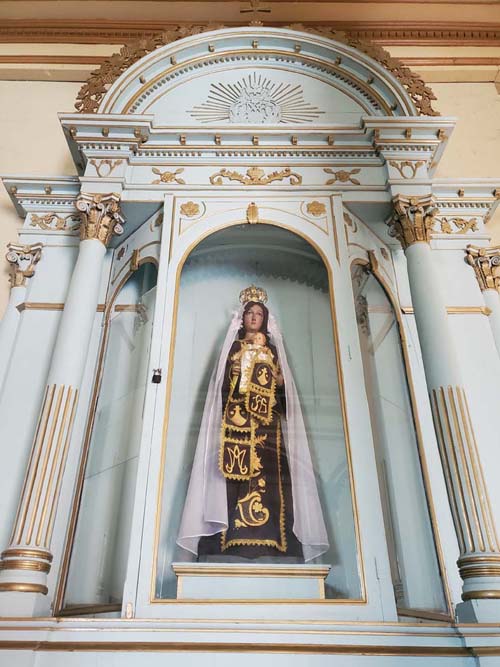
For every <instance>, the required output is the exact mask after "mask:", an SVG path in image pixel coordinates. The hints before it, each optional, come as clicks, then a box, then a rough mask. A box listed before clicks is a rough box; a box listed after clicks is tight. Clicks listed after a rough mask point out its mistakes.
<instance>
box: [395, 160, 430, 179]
mask: <svg viewBox="0 0 500 667" xmlns="http://www.w3.org/2000/svg"><path fill="white" fill-rule="evenodd" d="M389 164H390V165H391V167H394V169H396V171H398V172H399V174H400V176H401V178H404V179H408V178H415V175H416V173H417V171H418V170H419V169H420V167H422V166H423V165H424V164H425V160H418V161H417V162H414V161H413V160H401V161H398V160H389Z"/></svg>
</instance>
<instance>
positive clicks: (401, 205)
mask: <svg viewBox="0 0 500 667" xmlns="http://www.w3.org/2000/svg"><path fill="white" fill-rule="evenodd" d="M393 204H394V217H393V219H392V220H391V221H390V222H389V223H388V224H389V234H390V235H391V236H395V237H396V238H397V239H398V241H399V242H400V243H401V245H402V246H403V249H404V250H406V248H408V246H411V245H413V243H419V242H424V243H429V241H430V236H431V233H432V231H433V226H434V217H435V215H436V213H437V208H436V207H435V205H434V200H433V199H432V197H431V196H430V195H427V196H425V197H405V196H403V195H396V197H394V199H393Z"/></svg>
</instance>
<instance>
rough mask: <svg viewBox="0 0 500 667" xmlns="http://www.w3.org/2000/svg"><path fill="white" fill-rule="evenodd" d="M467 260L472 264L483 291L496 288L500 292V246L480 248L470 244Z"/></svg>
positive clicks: (467, 250)
mask: <svg viewBox="0 0 500 667" xmlns="http://www.w3.org/2000/svg"><path fill="white" fill-rule="evenodd" d="M465 252H466V255H465V261H466V262H467V263H468V264H470V265H471V266H472V268H473V269H474V272H475V274H476V278H477V282H478V283H479V287H480V288H481V291H484V290H487V289H495V290H497V291H498V292H500V246H494V247H492V248H478V247H477V246H474V245H468V246H467V249H466V251H465Z"/></svg>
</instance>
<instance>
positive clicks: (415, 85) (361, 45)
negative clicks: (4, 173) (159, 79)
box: [75, 23, 440, 116]
mask: <svg viewBox="0 0 500 667" xmlns="http://www.w3.org/2000/svg"><path fill="white" fill-rule="evenodd" d="M224 27H225V26H224V25H223V24H220V23H217V24H213V23H212V24H211V23H208V24H192V25H178V26H176V27H174V28H172V29H171V30H166V31H164V32H161V33H159V34H158V35H153V36H152V37H146V38H141V39H139V40H136V41H134V42H132V43H130V44H128V45H127V44H126V45H125V46H123V47H122V48H121V49H120V51H119V52H118V53H115V54H113V55H112V56H110V57H109V58H106V60H105V61H104V62H103V64H102V65H101V66H100V67H99V69H96V70H95V71H94V72H92V73H91V75H90V77H89V78H88V79H87V81H86V82H85V83H84V84H83V86H82V87H81V88H80V90H79V92H78V95H77V98H76V102H75V108H76V110H77V111H79V112H81V113H97V110H98V109H99V105H100V103H101V102H102V100H103V98H104V96H105V95H106V93H107V92H108V90H109V88H110V87H111V85H112V84H113V83H114V82H115V81H116V79H118V77H119V76H120V75H121V74H122V73H123V72H125V71H126V70H127V69H128V68H129V67H130V66H131V65H133V64H134V63H136V62H137V61H138V60H140V59H141V58H143V57H144V56H146V55H147V54H148V53H151V52H152V51H155V50H156V49H158V48H160V47H161V46H165V44H170V43H171V42H175V41H177V40H178V39H183V38H184V37H190V36H191V35H199V34H201V33H204V32H209V31H210V30H220V29H221V28H224ZM285 27H286V28H288V29H290V30H300V31H301V32H308V33H312V34H316V35H321V36H322V37H327V38H329V39H333V40H335V41H337V42H340V43H341V44H346V45H347V46H351V47H352V48H354V49H357V50H358V51H361V52H362V53H365V54H366V55H367V56H369V57H370V58H373V59H374V60H376V61H377V62H379V63H380V64H381V65H382V66H383V67H384V68H385V69H387V70H388V71H389V72H391V74H392V75H393V76H395V77H396V79H398V81H399V82H400V83H401V84H402V85H403V86H404V88H405V89H406V91H407V92H408V94H409V96H410V97H411V99H412V100H413V103H414V104H415V106H416V108H417V111H418V114H419V115H424V116H439V115H440V114H439V112H437V111H435V110H434V109H433V108H432V101H433V100H435V99H436V96H435V95H434V93H433V92H432V90H431V89H430V88H429V87H428V86H426V85H425V82H424V80H423V79H422V78H421V77H420V76H419V75H418V74H415V72H412V71H411V69H410V68H409V67H406V66H405V65H404V64H403V62H402V61H401V60H399V59H398V58H394V57H393V56H391V54H390V53H389V52H388V51H386V50H385V49H383V48H382V47H381V46H379V45H378V44H374V43H373V42H371V41H370V40H368V39H360V38H359V37H356V36H355V35H354V34H351V33H348V32H344V31H342V30H335V29H334V28H332V27H328V26H314V27H313V26H304V25H302V24H301V23H294V24H292V25H288V26H285Z"/></svg>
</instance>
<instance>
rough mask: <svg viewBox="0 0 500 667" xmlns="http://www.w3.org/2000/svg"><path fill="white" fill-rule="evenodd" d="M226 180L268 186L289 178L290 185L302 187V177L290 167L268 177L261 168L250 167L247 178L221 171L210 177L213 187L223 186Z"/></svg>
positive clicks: (235, 172) (233, 172) (227, 170)
mask: <svg viewBox="0 0 500 667" xmlns="http://www.w3.org/2000/svg"><path fill="white" fill-rule="evenodd" d="M224 178H227V179H228V180H229V181H238V183H242V184H243V185H267V184H268V183H273V182H274V181H283V180H285V179H287V178H288V179H290V185H300V184H301V183H302V176H301V175H300V174H296V173H295V172H293V171H292V170H291V169H290V167H285V169H282V170H281V171H273V172H271V173H270V174H268V175H267V176H266V173H265V171H264V169H261V167H250V168H249V169H247V172H246V176H245V175H244V174H240V173H238V172H237V171H230V170H229V169H220V170H219V171H218V172H217V173H215V174H212V176H210V183H211V184H212V185H222V183H223V179H224Z"/></svg>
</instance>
